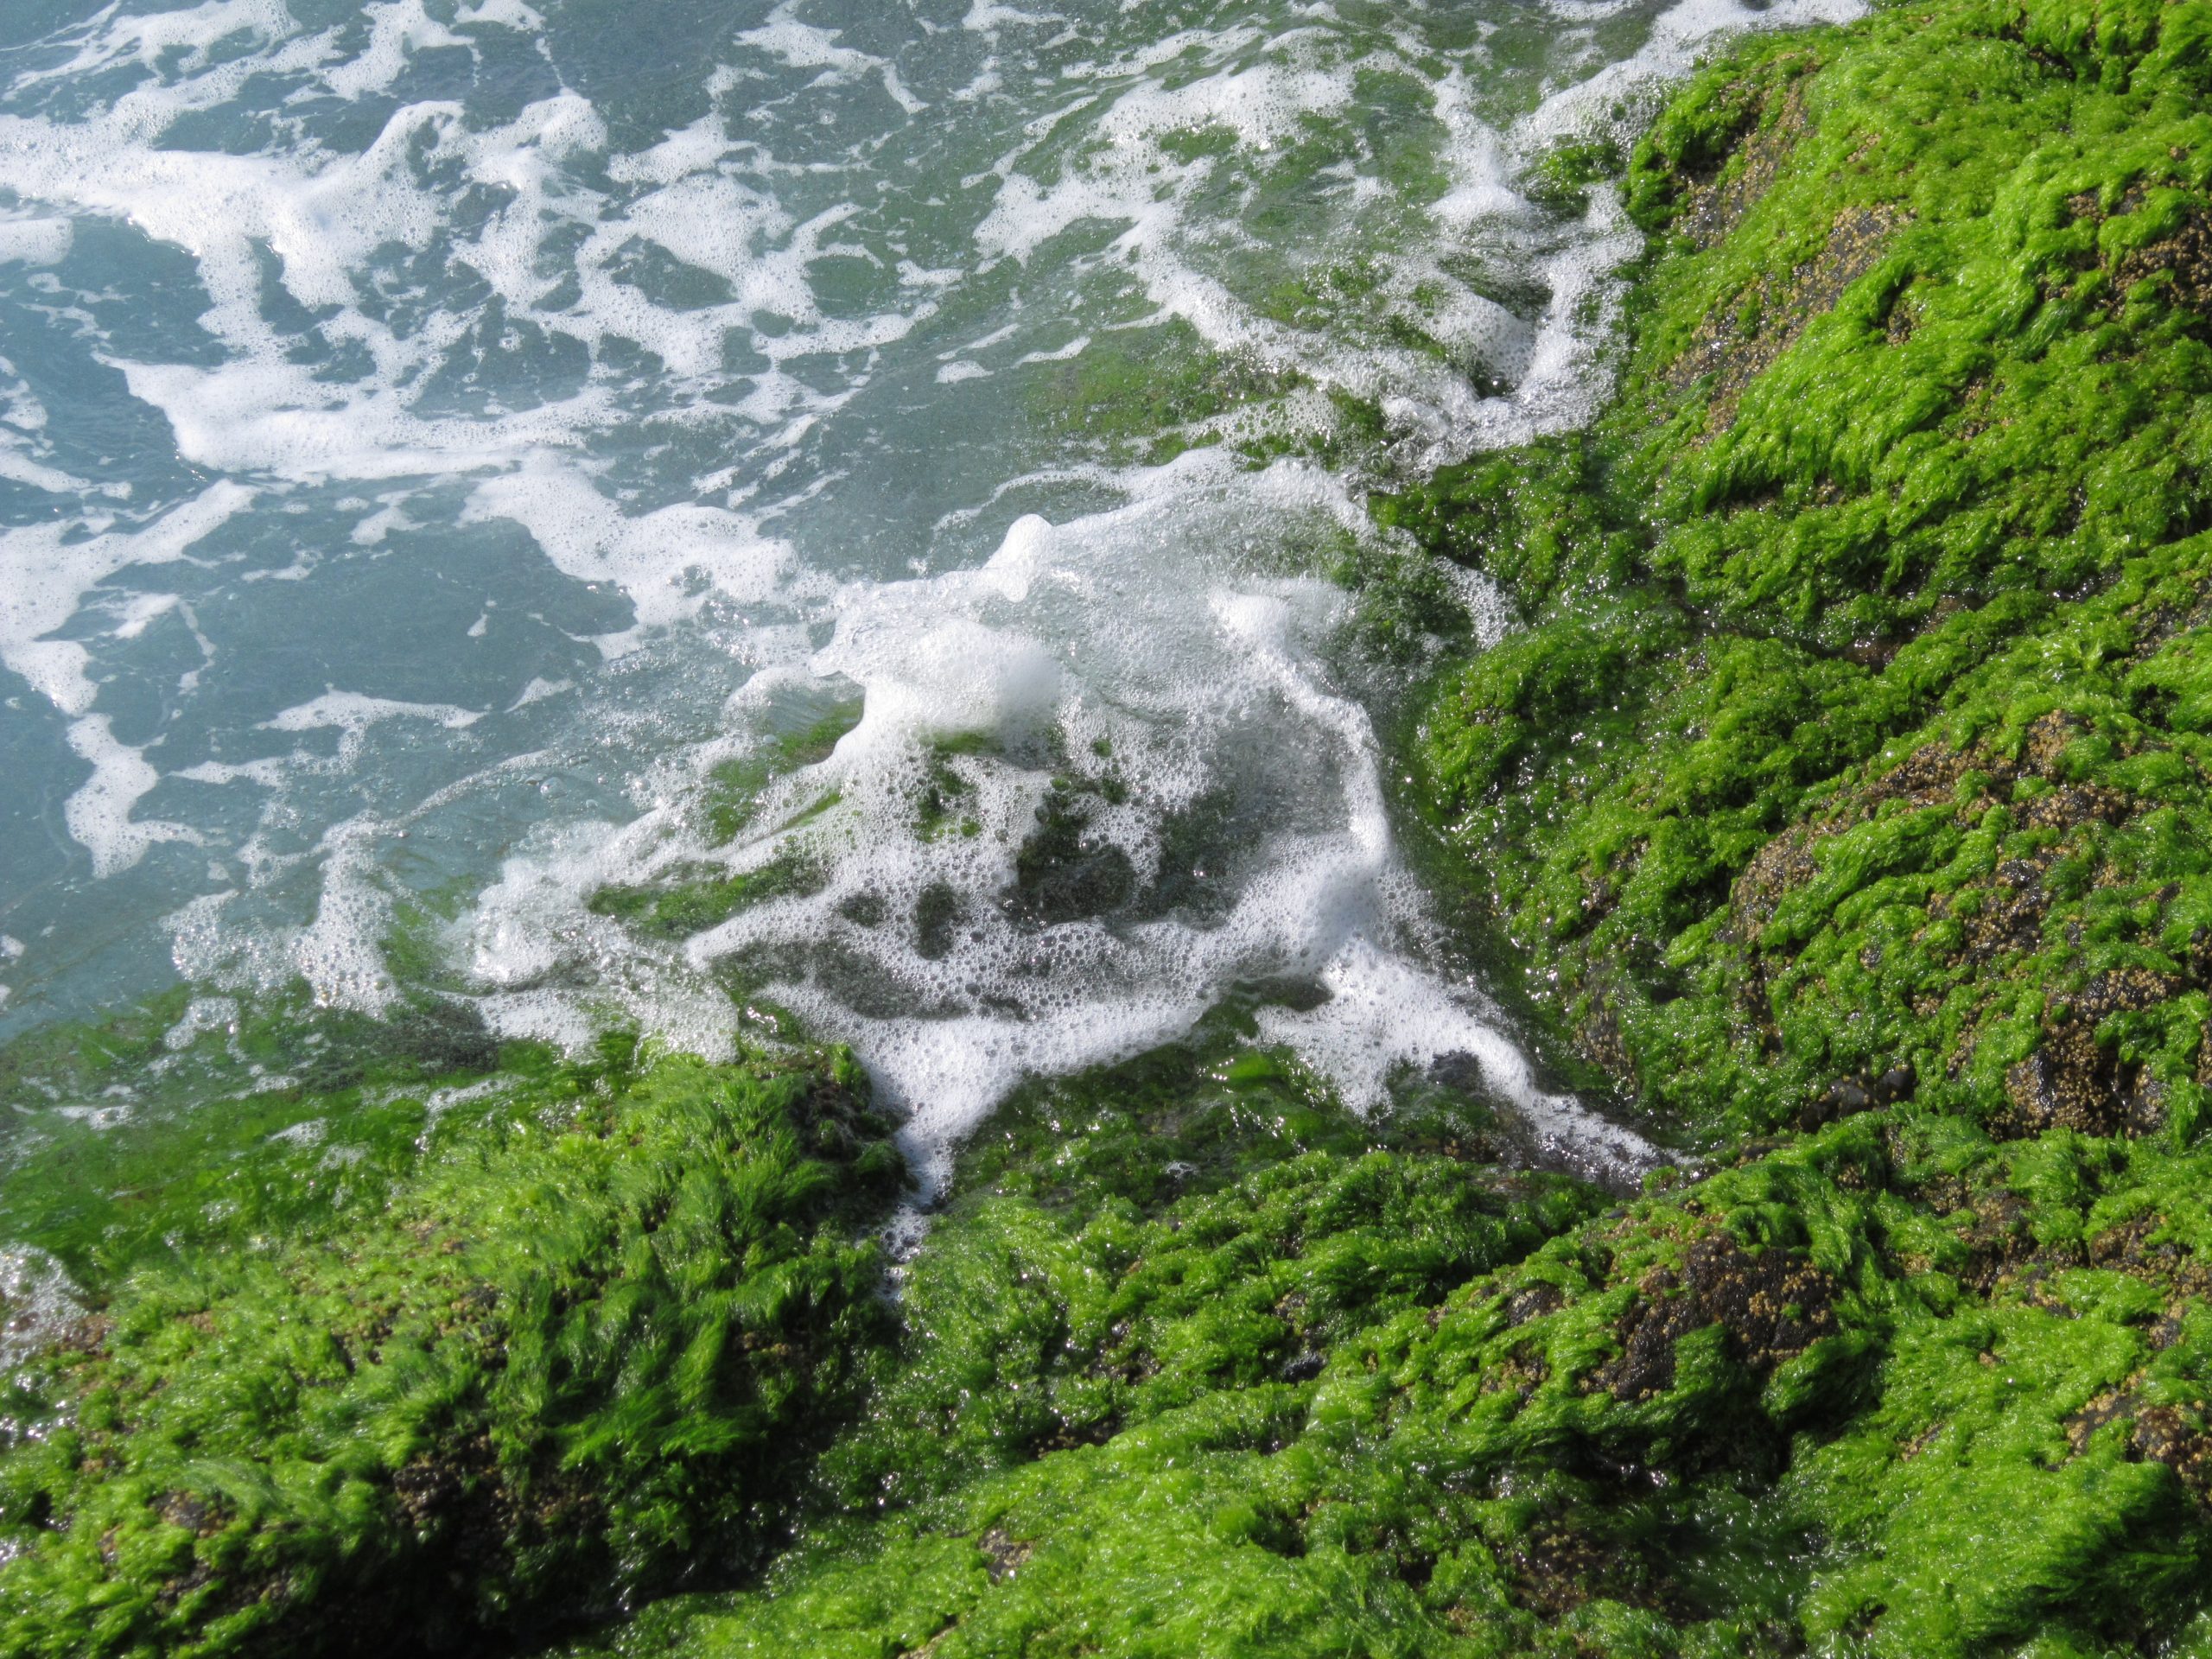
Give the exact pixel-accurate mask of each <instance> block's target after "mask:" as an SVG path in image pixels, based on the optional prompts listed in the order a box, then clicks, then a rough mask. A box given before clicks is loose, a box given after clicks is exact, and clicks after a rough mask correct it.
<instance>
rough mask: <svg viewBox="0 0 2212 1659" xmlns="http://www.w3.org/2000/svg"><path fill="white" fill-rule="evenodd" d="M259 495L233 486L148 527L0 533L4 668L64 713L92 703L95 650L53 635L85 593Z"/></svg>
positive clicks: (178, 545)
mask: <svg viewBox="0 0 2212 1659" xmlns="http://www.w3.org/2000/svg"><path fill="white" fill-rule="evenodd" d="M252 499H253V492H252V491H251V490H250V489H247V488H245V486H241V485H238V484H234V483H231V482H228V481H227V480H226V481H224V482H221V483H217V484H212V485H210V486H208V487H207V489H206V490H205V491H203V492H202V493H200V495H198V496H196V497H194V499H191V500H189V501H186V502H183V503H181V504H180V505H176V506H175V507H172V508H170V509H169V510H168V512H166V513H164V514H163V515H162V516H161V517H160V518H156V519H155V520H154V521H153V522H152V523H150V524H148V525H146V526H145V527H144V528H143V529H142V530H138V531H110V532H108V533H107V534H105V535H94V536H90V537H83V536H82V535H81V532H82V530H83V528H84V526H83V524H82V522H81V521H79V522H77V523H60V524H34V525H29V526H27V527H25V528H23V529H21V530H10V531H0V572H4V580H0V665H5V666H6V667H7V668H9V669H10V670H11V671H14V672H15V673H16V674H19V675H21V676H22V677H23V678H24V679H26V680H28V681H29V682H30V684H31V687H32V689H33V690H35V691H37V692H38V693H39V695H40V696H43V697H45V698H46V699H47V700H48V702H51V703H53V704H54V707H55V708H56V709H60V711H61V712H62V713H63V714H65V715H82V714H84V713H86V711H87V710H88V709H91V708H92V699H93V697H94V696H96V695H97V692H98V688H96V687H95V686H94V685H93V684H92V680H91V679H90V678H89V677H87V675H86V665H87V664H89V663H90V662H91V660H92V655H91V652H89V651H88V650H87V649H86V646H85V645H82V644H81V643H79V641H77V640H74V639H48V638H47V637H46V636H47V635H48V634H50V633H52V632H54V630H55V629H57V628H59V627H60V626H63V625H64V624H66V623H67V621H68V620H70V619H71V618H72V617H73V616H74V615H75V614H76V613H77V608H78V607H79V605H80V604H82V603H83V601H84V598H85V595H86V594H87V593H89V592H91V591H92V588H94V587H96V586H97V585H99V583H100V582H105V581H106V580H107V579H108V578H109V577H111V576H112V575H115V574H116V573H117V572H118V571H119V570H123V569H128V568H130V567H131V566H134V565H152V564H166V563H170V562H171V561H173V560H175V559H181V558H182V557H183V556H184V555H185V551H186V550H187V549H188V548H190V547H192V546H193V545H194V543H197V542H199V541H200V540H201V539H203V538H204V537H207V536H209V535H211V534H213V532H214V531H216V530H217V529H219V528H220V527H221V526H222V525H223V524H227V523H228V522H230V520H231V519H232V518H235V517H236V516H237V515H238V513H240V512H243V511H244V510H245V507H246V505H247V504H248V503H250V502H251V500H252Z"/></svg>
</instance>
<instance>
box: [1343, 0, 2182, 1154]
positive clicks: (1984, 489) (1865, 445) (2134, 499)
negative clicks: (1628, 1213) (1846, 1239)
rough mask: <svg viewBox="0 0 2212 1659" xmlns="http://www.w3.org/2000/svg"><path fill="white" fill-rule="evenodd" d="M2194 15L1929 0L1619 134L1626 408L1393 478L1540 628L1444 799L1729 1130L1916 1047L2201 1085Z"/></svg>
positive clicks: (2075, 1091)
mask: <svg viewBox="0 0 2212 1659" xmlns="http://www.w3.org/2000/svg"><path fill="white" fill-rule="evenodd" d="M2206 27H2207V26H2206V23H2205V21H2204V15H2201V10H2200V8H2198V7H2196V6H2195V5H2191V4H2177V5H2161V6H2147V7H2136V8H2132V9H2131V8H2129V7H2126V6H2103V7H2095V6H2074V5H2064V4H2058V3H2041V0H2039V3H2031V4H2025V5H2014V6H1981V5H1964V4H1957V5H1936V6H1933V7H1922V8H1906V7H1898V8H1895V9H1885V10H1882V11H1880V12H1878V13H1877V14H1876V15H1875V16H1873V17H1872V18H1871V19H1869V20H1867V21H1866V22H1864V23H1863V24H1860V25H1858V26H1856V27H1854V28H1853V29H1849V30H1846V31H1842V32H1840V33H1834V34H1824V35H1815V36H1810V37H1805V38H1777V39H1773V40H1770V41H1764V42H1761V43H1758V44H1757V45H1754V46H1752V47H1751V48H1746V49H1745V50H1744V51H1743V52H1742V53H1740V54H1738V55H1736V56H1734V57H1732V58H1730V59H1728V60H1726V61H1724V62H1721V63H1719V64H1717V65H1715V66H1714V67H1712V68H1711V69H1709V70H1707V72H1706V73H1704V74H1703V75H1702V76H1701V77H1700V79H1699V80H1698V81H1697V82H1695V83H1694V85H1693V86H1690V87H1689V88H1688V89H1687V90H1686V91H1685V92H1684V93H1683V94H1682V95H1681V98H1680V99H1678V100H1677V101H1676V103H1675V105H1674V106H1673V107H1672V108H1671V109H1670V110H1669V111H1668V113H1667V114H1666V115H1665V116H1664V117H1662V119H1661V120H1660V122H1659V123H1658V124H1657V126H1656V129H1655V130H1654V131H1653V132H1652V134H1651V135H1650V136H1649V138H1648V139H1647V140H1646V141H1645V142H1644V143H1643V145H1642V146H1640V147H1639V149H1638V150H1637V155H1636V157H1635V159H1634V162H1633V163H1632V165H1631V168H1630V200H1631V203H1632V206H1633V207H1634V209H1635V211H1636V212H1637V213H1638V214H1639V215H1640V216H1641V217H1642V219H1643V222H1644V223H1645V224H1646V226H1648V227H1649V228H1650V230H1651V231H1652V232H1653V235H1654V238H1655V242H1654V257H1653V258H1652V259H1651V261H1650V263H1649V270H1648V273H1647V276H1646V279H1645V281H1644V283H1643V285H1642V287H1641V289H1640V290H1639V295H1640V297H1639V301H1638V315H1637V321H1636V331H1635V332H1636V338H1635V341H1634V345H1633V347H1632V350H1631V353H1630V361H1629V365H1628V372H1627V374H1626V376H1625V379H1624V390H1623V394H1622V397H1621V399H1620V402H1619V404H1618V407H1617V408H1616V409H1615V410H1613V411H1612V412H1611V413H1610V414H1609V415H1608V416H1606V417H1605V420H1604V422H1603V423H1601V425H1600V428H1599V430H1598V431H1596V432H1595V433H1594V434H1592V435H1589V436H1588V437H1586V439H1584V440H1582V441H1581V442H1579V443H1576V444H1572V445H1556V446H1554V447H1551V448H1543V449H1538V450H1535V451H1531V452H1526V453H1523V454H1517V455H1512V456H1505V457H1499V458H1495V459H1492V460H1491V461H1485V462H1484V463H1483V464H1482V465H1480V466H1477V467H1469V468H1465V469H1462V470H1460V471H1459V472H1457V473H1453V474H1446V475H1445V476H1443V477H1440V479H1439V480H1436V481H1435V482H1434V484H1433V485H1432V486H1428V487H1427V488H1425V489H1424V490H1422V491H1420V492H1416V493H1414V494H1413V495H1412V496H1410V497H1408V498H1405V499H1401V500H1399V501H1396V502H1394V503H1391V504H1389V505H1387V506H1386V508H1385V512H1386V516H1388V517H1391V518H1395V520H1396V521H1397V522H1399V523H1401V524H1403V525H1404V526H1405V527H1407V528H1408V529H1409V530H1411V531H1414V533H1415V534H1417V535H1419V536H1421V537H1422V538H1423V539H1424V540H1427V542H1429V543H1431V544H1432V545H1434V546H1436V547H1437V548H1439V549H1440V550H1442V551H1444V552H1446V554H1448V555H1449V556H1452V557H1454V558H1458V559H1460V560H1462V561H1463V562H1467V563H1475V564H1478V565H1480V566H1482V567H1483V568H1484V569H1489V570H1491V572H1492V573H1493V574H1494V575H1497V577H1498V578H1499V579H1500V580H1501V581H1503V582H1505V583H1506V584H1507V586H1508V587H1509V588H1510V590H1511V591H1512V593H1513V594H1514V595H1515V597H1516V599H1517V600H1518V601H1519V602H1520V604H1521V606H1522V609H1523V612H1524V614H1526V615H1527V616H1528V617H1529V621H1530V626H1529V627H1528V628H1527V629H1526V630H1525V631H1523V632H1521V633H1520V634H1518V635H1516V637H1514V638H1513V639H1510V640H1509V641H1508V642H1507V643H1506V644H1505V645H1503V646H1501V647H1500V648H1499V649H1497V650H1496V651H1493V652H1489V653H1486V654H1484V655H1483V656H1481V657H1479V658H1475V659H1474V660H1473V661H1471V663H1469V664H1467V665H1466V666H1465V668H1464V669H1463V670H1461V671H1459V672H1458V673H1457V674H1456V675H1453V676H1452V677H1448V678H1447V680H1446V683H1445V684H1444V686H1443V687H1442V690H1441V692H1440V696H1438V697H1437V698H1436V700H1435V702H1434V703H1433V707H1432V709H1431V710H1430V712H1429V715H1428V719H1427V724H1426V728H1425V732H1424V737H1423V741H1422V744H1421V753H1422V756H1423V759H1424V760H1425V761H1426V764H1427V775H1428V778H1429V780H1430V784H1431V789H1430V796H1431V798H1432V800H1433V804H1434V806H1435V809H1436V811H1437V814H1438V817H1439V820H1440V823H1442V824H1443V825H1444V826H1445V827H1446V829H1447V831H1448V833H1449V834H1450V835H1451V836H1452V838H1453V839H1454V840H1455V841H1456V842H1458V844H1459V845H1460V846H1461V847H1462V848H1464V849H1465V851H1466V853H1467V854H1468V855H1469V859H1468V873H1469V877H1470V879H1471V881H1472V882H1473V883H1474V885H1475V888H1476V890H1477V892H1478V894H1479V896H1480V898H1481V899H1482V900H1483V901H1484V904H1485V906H1486V907H1487V908H1488V909H1489V910H1490V912H1491V914H1492V916H1493V917H1494V918H1495V919H1496V921H1497V924H1498V925H1499V926H1500V927H1501V929H1502V931H1503V932H1505V933H1506V934H1507V935H1508V936H1510V938H1511V939H1512V940H1513V941H1514V942H1515V944H1516V945H1517V946H1518V947H1519V948H1520V949H1521V950H1522V952H1523V953H1524V955H1525V957H1526V958H1527V960H1528V961H1529V965H1530V971H1531V974H1532V976H1533V977H1534V978H1535V980H1536V981H1537V982H1541V984H1543V985H1544V986H1546V987H1548V988H1550V987H1556V989H1557V993H1558V994H1559V996H1560V1001H1563V1003H1564V1007H1562V1008H1561V1009H1560V1012H1561V1013H1562V1014H1563V1015H1564V1019H1565V1023H1566V1024H1567V1026H1568V1027H1570V1029H1571V1030H1572V1031H1573V1033H1574V1035H1575V1036H1576V1037H1577V1038H1578V1039H1579V1040H1580V1045H1581V1046H1582V1048H1583V1049H1584V1051H1585V1052H1586V1053H1587V1054H1589V1055H1590V1056H1591V1057H1592V1058H1594V1059H1596V1060H1598V1061H1599V1063H1601V1064H1603V1065H1605V1066H1607V1067H1608V1068H1610V1069H1611V1071H1613V1072H1614V1073H1615V1074H1616V1075H1617V1076H1618V1077H1620V1078H1621V1080H1622V1082H1623V1084H1624V1087H1625V1088H1626V1089H1628V1090H1631V1091H1633V1092H1634V1093H1636V1094H1637V1096H1639V1097H1641V1098H1642V1099H1643V1101H1644V1102H1645V1103H1647V1104H1649V1105H1653V1106H1656V1107H1658V1108H1660V1109H1662V1111H1663V1112H1664V1113H1665V1114H1666V1115H1668V1116H1671V1117H1673V1118H1674V1119H1675V1121H1677V1122H1681V1123H1683V1124H1685V1125H1686V1126H1688V1127H1689V1128H1692V1129H1693V1130H1694V1131H1695V1132H1698V1133H1700V1134H1703V1135H1708V1136H1722V1137H1725V1136H1726V1135H1732V1134H1742V1133H1745V1132H1747V1131H1748V1132H1754V1133H1758V1132H1770V1131H1772V1130H1774V1129H1777V1128H1789V1127H1792V1126H1796V1125H1799V1124H1803V1123H1808V1122H1818V1121H1821V1119H1822V1118H1823V1117H1824V1116H1833V1115H1834V1110H1835V1109H1836V1107H1837V1106H1838V1105H1839V1104H1840V1103H1841V1104H1847V1103H1850V1102H1852V1101H1853V1100H1854V1099H1855V1100H1859V1101H1865V1100H1867V1099H1871V1098H1872V1090H1873V1089H1874V1087H1875V1085H1876V1084H1877V1083H1878V1081H1879V1080H1880V1079H1881V1078H1883V1077H1888V1076H1892V1075H1894V1076H1897V1077H1910V1078H1911V1079H1913V1083H1914V1087H1915V1088H1916V1091H1917V1094H1918V1096H1919V1097H1920V1099H1921V1101H1922V1103H1923V1104H1925V1105H1927V1106H1929V1107H1930V1108H1931V1109H1942V1110H1946V1111H1955V1112H1960V1113H1964V1114H1967V1115H1970V1116H1974V1117H1975V1118H1977V1119H1979V1120H1981V1121H1984V1122H1989V1123H1991V1124H1992V1125H1993V1126H1996V1127H1998V1128H1999V1130H2000V1132H2002V1133H2012V1134H2031V1133H2034V1132H2036V1131H2037V1130H2039V1129H2041V1128H2048V1127H2051V1126H2054V1125H2059V1124H2066V1125H2070V1126H2072V1127H2075V1128H2083V1129H2087V1130H2090V1131H2093V1132H2105V1131H2109V1130H2112V1129H2116V1128H2134V1129H2139V1130H2150V1129H2153V1128H2166V1127H2171V1128H2172V1129H2173V1131H2174V1132H2175V1133H2177V1135H2183V1136H2184V1137H2185V1136H2186V1135H2188V1134H2189V1133H2190V1131H2191V1129H2192V1128H2193V1126H2194V1124H2195V1122H2196V1118H2197V1116H2198V1115H2199V1114H2200V1113H2201V1112H2202V1108H2203V1103H2204V1100H2205V1096H2204V1093H2203V1082H2204V1077H2205V1076H2206V1075H2208V1073H2207V1071H2206V1068H2205V1065H2204V1060H2203V1049H2204V1041H2203V1036H2202V1033H2203V1031H2204V1029H2205V1018H2204V1014H2205V992H2206V990H2207V984H2208V982H2207V980H2206V976H2205V968H2206V965H2207V963H2206V961H2205V957H2204V953H2203V951H2202V949H2201V948H2200V947H2198V946H2197V945H2196V944H2194V943H2193V941H2194V940H2195V939H2196V935H2197V933H2198V932H2199V931H2202V929H2204V928H2205V926H2206V925H2207V923H2208V920H2212V855H2208V853H2207V851H2206V849H2207V848H2208V847H2212V816H2208V811H2209V810H2212V795H2208V791H2207V777H2208V773H2207V766H2208V763H2212V750H2208V749H2207V747H2206V741H2207V733H2206V728H2205V725H2204V718H2203V710H2202V708H2201V707H2200V706H2199V705H2200V704H2201V702H2202V698H2203V686H2202V683H2200V682H2201V681H2202V668H2203V662H2202V658H2203V655H2204V645H2203V642H2204V639H2205V638H2206V623H2207V621H2208V620H2212V608H2209V607H2208V601H2207V594H2208V593H2212V538H2208V537H2206V536H2205V535H2204V533H2203V531H2204V528H2205V525H2206V524H2207V523H2208V522H2212V488H2209V487H2208V485H2207V483H2206V481H2205V479H2204V475H2203V470H2202V469H2203V463H2204V459H2205V457H2206V455H2207V454H2212V414H2208V411H2212V399H2209V398H2208V397H2207V393H2208V392H2212V346H2208V344H2207V341H2208V340H2212V314H2208V312H2207V311H2206V309H2205V290H2204V289H2203V287H2202V283H2200V281H2199V273H2198V271H2197V261H2198V260H2199V258H2200V253H2199V249H2200V244H2201V241H2202V238H2201V237H2200V235H2199V230H2198V227H2199V226H2201V224H2202V222H2203V220H2204V214H2205V211H2206V204H2207V203H2208V201H2212V197H2208V194H2207V191H2208V188H2212V151H2208V150H2207V149H2206V141H2207V139H2208V138H2212V114H2208V113H2207V107H2206V104H2205V99H2204V95H2203V88H2202V81H2203V77H2204V75H2205V74H2206V73H2207V68H2206V65H2205V62H2204V52H2203V46H2202V41H2203V39H2204V37H2205V33H2206ZM1562 503H1564V504H1565V505H1562Z"/></svg>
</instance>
